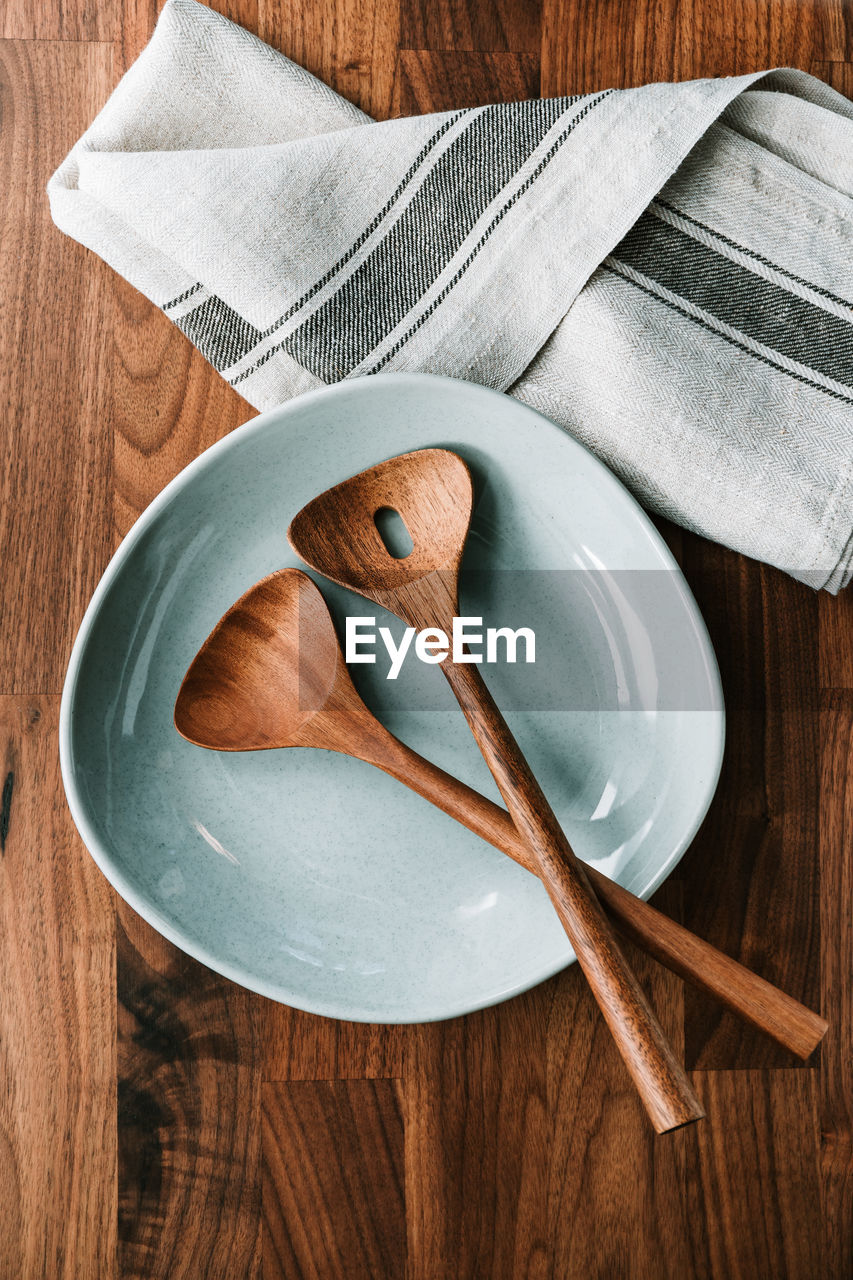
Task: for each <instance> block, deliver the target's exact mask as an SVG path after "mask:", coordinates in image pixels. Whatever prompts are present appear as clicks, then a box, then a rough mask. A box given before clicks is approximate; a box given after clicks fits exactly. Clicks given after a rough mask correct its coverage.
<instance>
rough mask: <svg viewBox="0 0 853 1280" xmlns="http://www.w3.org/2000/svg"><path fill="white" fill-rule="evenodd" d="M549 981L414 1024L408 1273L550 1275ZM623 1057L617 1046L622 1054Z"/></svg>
mask: <svg viewBox="0 0 853 1280" xmlns="http://www.w3.org/2000/svg"><path fill="white" fill-rule="evenodd" d="M553 999H554V995H553V990H552V988H551V984H545V985H544V986H541V987H539V988H537V989H536V990H535V991H532V992H528V993H527V994H526V995H523V996H519V997H518V998H517V999H515V1000H512V1001H510V1002H509V1003H508V1004H506V1005H504V1006H502V1007H501V1008H500V1009H497V1010H495V1009H486V1010H484V1011H483V1012H482V1013H478V1014H472V1015H470V1016H469V1017H467V1018H456V1019H453V1020H452V1021H449V1022H444V1023H434V1024H426V1025H423V1026H420V1027H413V1028H412V1029H411V1032H410V1036H409V1062H408V1070H407V1076H406V1085H405V1088H406V1193H407V1198H406V1211H407V1222H408V1231H409V1273H408V1280H478V1278H479V1277H486V1276H488V1277H495V1278H496V1280H497V1277H505V1278H506V1280H510V1278H511V1277H515V1276H530V1277H539V1276H546V1275H549V1274H550V1261H549V1257H548V1242H547V1218H546V1212H547V1208H546V1194H547V1169H548V1150H549V1145H550V1141H551V1133H552V1129H553V1120H554V1116H553V1113H550V1114H549V1111H548V1106H547V1098H546V1083H547V1082H546V1070H545V1063H546V1030H547V1024H548V1013H549V1009H550V1007H551V1004H552V1001H553ZM616 1056H617V1057H618V1055H616Z"/></svg>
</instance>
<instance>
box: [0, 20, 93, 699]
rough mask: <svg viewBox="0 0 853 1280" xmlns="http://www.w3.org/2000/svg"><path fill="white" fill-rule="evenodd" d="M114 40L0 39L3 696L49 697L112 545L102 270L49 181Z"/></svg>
mask: <svg viewBox="0 0 853 1280" xmlns="http://www.w3.org/2000/svg"><path fill="white" fill-rule="evenodd" d="M112 74H113V71H112V50H111V48H110V47H109V45H93V44H54V43H31V42H26V41H2V42H0V109H2V119H3V128H2V130H0V201H2V217H3V251H2V255H0V296H2V297H3V300H4V303H5V307H4V310H5V322H4V324H3V325H2V326H0V403H2V405H3V425H2V428H0V497H2V501H0V547H2V549H3V570H2V589H0V692H4V693H27V692H34V693H55V692H58V691H59V690H60V689H61V687H62V677H63V673H64V670H65V664H66V661H67V658H68V654H69V652H70V649H71V643H72V640H73V637H74V633H75V631H76V629H77V626H78V625H79V622H80V618H81V617H82V614H83V610H84V608H85V606H86V604H87V603H88V601H89V597H90V596H91V594H92V592H93V590H94V588H95V584H96V583H97V581H98V578H99V577H100V575H101V573H102V571H103V569H104V568H105V566H106V562H107V559H108V555H109V550H110V541H111V538H110V530H109V525H108V523H106V522H105V521H104V519H103V513H104V512H105V510H106V509H107V507H108V505H109V502H110V483H111V476H110V449H109V442H108V440H107V439H106V438H105V429H104V427H105V423H108V422H109V396H110V370H109V360H108V334H109V331H110V327H111V323H112V314H111V308H110V302H109V290H110V288H111V274H110V272H109V270H108V268H107V267H106V266H105V264H104V263H103V262H101V261H100V260H98V259H97V258H95V257H94V255H92V254H89V253H86V251H85V250H84V249H82V248H81V247H80V245H78V244H74V243H73V242H72V241H71V240H69V239H67V238H66V237H65V236H63V235H61V234H60V233H59V231H57V229H56V227H54V225H53V223H52V222H51V220H50V212H49V210H48V206H47V200H46V197H45V194H44V188H45V184H46V182H47V180H48V177H49V176H50V174H51V173H52V172H53V170H54V168H55V167H56V165H57V164H58V163H59V161H60V160H61V159H62V158H63V156H64V155H65V153H66V151H67V150H68V148H69V147H70V146H71V144H72V143H73V142H74V141H75V140H76V138H77V136H78V135H79V133H80V131H81V130H82V129H84V128H85V127H86V125H87V123H88V122H89V120H90V119H91V117H92V115H93V114H94V112H95V111H96V110H97V109H98V108H99V107H100V106H101V105H102V104H103V102H104V100H105V98H106V97H107V93H108V91H109V88H110V85H111V81H112Z"/></svg>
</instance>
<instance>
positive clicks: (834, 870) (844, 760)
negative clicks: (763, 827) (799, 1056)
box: [820, 689, 853, 1277]
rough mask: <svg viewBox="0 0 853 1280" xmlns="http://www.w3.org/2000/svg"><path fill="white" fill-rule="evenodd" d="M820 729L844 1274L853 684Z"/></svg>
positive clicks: (827, 1138) (824, 1131) (848, 1181)
mask: <svg viewBox="0 0 853 1280" xmlns="http://www.w3.org/2000/svg"><path fill="white" fill-rule="evenodd" d="M821 728H822V738H823V752H822V755H823V761H822V763H823V770H822V783H823V796H824V798H825V799H824V805H823V807H822V810H821V823H820V850H821V968H822V982H823V989H824V993H825V995H824V1010H823V1011H824V1013H825V1014H826V1016H827V1018H828V1019H830V1032H829V1034H828V1036H827V1040H826V1043H825V1046H824V1048H823V1051H822V1053H821V1073H820V1125H821V1147H820V1167H821V1172H822V1174H823V1188H822V1189H823V1221H824V1233H823V1234H824V1238H825V1241H826V1263H827V1275H829V1276H833V1277H835V1276H838V1277H842V1276H845V1275H849V1274H850V1262H851V1257H853V1058H851V1053H850V1045H851V1043H853V1000H851V996H850V975H851V973H853V920H851V913H850V903H851V901H853V866H851V858H850V850H851V848H853V781H851V777H850V762H851V760H853V691H851V690H849V689H845V690H833V691H831V692H830V693H828V694H827V695H826V698H825V701H824V710H823V713H822V717H821Z"/></svg>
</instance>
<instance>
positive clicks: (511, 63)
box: [391, 49, 539, 116]
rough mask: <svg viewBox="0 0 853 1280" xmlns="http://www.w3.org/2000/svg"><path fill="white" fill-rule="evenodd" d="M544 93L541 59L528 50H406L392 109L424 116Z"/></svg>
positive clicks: (400, 113)
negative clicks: (461, 51)
mask: <svg viewBox="0 0 853 1280" xmlns="http://www.w3.org/2000/svg"><path fill="white" fill-rule="evenodd" d="M538 97H539V59H538V57H536V56H535V55H533V54H524V53H456V52H452V53H434V52H433V51H432V50H422V49H401V51H400V54H399V56H398V58H397V74H396V76H395V77H394V90H393V96H392V107H391V114H392V115H394V116H406V115H420V114H422V113H423V112H426V111H449V110H451V108H453V107H480V106H483V105H484V104H485V103H489V102H523V101H524V99H525V98H538Z"/></svg>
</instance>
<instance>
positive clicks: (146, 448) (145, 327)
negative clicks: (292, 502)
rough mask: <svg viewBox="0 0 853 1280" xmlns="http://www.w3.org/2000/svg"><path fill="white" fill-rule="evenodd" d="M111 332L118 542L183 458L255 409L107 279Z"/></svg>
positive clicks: (121, 285) (144, 305)
mask: <svg viewBox="0 0 853 1280" xmlns="http://www.w3.org/2000/svg"><path fill="white" fill-rule="evenodd" d="M111 288H112V291H113V316H114V320H113V325H112V328H111V332H110V350H109V354H110V361H111V377H112V387H113V391H112V399H111V403H110V413H109V420H110V421H111V422H112V428H113V510H114V520H115V534H116V541H117V540H118V538H120V537H123V536H124V534H125V533H127V531H128V529H129V528H130V526H131V525H132V524H133V522H134V520H136V518H137V517H138V516H139V515H141V513H142V512H143V511H144V510H145V508H146V507H147V506H148V504H149V503H150V502H151V501H152V499H154V498H155V497H156V496H157V494H158V493H159V492H160V490H161V489H162V488H163V487H164V486H165V485H166V484H168V482H169V481H170V480H171V479H172V478H173V477H174V476H176V475H177V474H178V472H179V471H181V470H182V469H183V468H184V467H185V466H186V464H187V460H188V459H189V458H194V457H197V456H198V454H200V453H202V452H203V451H204V450H205V449H207V448H209V446H210V445H212V444H215V442H216V441H217V440H220V439H221V438H222V437H223V436H224V435H227V434H228V432H229V431H231V430H233V428H234V427H237V426H240V424H241V423H243V422H247V421H248V420H249V418H252V417H254V410H253V409H252V408H251V407H250V406H249V405H247V404H246V402H245V400H243V399H242V398H241V397H240V396H238V395H237V393H236V391H234V390H233V389H232V388H231V387H229V386H228V384H227V383H226V382H225V380H224V379H223V378H221V377H220V376H219V374H218V373H216V372H215V370H214V369H213V368H212V367H211V365H209V364H208V363H207V361H206V360H204V359H203V358H202V356H201V354H200V353H199V352H198V351H197V350H196V349H195V347H192V346H190V344H189V343H188V342H187V341H186V339H185V338H184V335H183V334H182V333H181V332H180V331H179V330H178V329H176V328H175V326H174V325H173V324H172V322H171V321H170V320H169V319H167V317H166V316H165V315H164V314H163V312H162V311H158V310H157V309H156V308H155V307H153V306H152V305H151V303H150V302H149V301H148V299H147V298H144V297H142V295H141V294H139V293H137V292H136V291H135V290H134V289H132V288H131V286H130V285H129V284H128V283H127V282H126V281H125V280H119V279H118V278H115V277H114V278H113V279H112V281H111Z"/></svg>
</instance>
